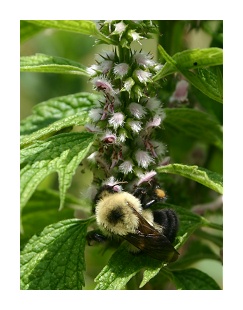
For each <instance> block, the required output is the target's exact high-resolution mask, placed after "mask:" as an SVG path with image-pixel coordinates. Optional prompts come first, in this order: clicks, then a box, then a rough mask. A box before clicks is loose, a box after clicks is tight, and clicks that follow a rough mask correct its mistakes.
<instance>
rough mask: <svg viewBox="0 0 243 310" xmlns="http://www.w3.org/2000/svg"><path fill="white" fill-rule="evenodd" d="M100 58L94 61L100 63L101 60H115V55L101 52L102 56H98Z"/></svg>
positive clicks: (111, 52)
mask: <svg viewBox="0 0 243 310" xmlns="http://www.w3.org/2000/svg"><path fill="white" fill-rule="evenodd" d="M98 55H99V56H100V58H99V59H97V60H96V61H97V62H100V61H101V59H104V60H114V58H115V53H114V52H113V51H105V52H104V51H103V53H102V54H98Z"/></svg>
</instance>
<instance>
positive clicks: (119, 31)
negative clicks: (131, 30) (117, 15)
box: [112, 21, 127, 39]
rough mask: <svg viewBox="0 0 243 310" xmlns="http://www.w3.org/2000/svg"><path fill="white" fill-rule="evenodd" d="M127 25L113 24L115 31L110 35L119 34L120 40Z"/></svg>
mask: <svg viewBox="0 0 243 310" xmlns="http://www.w3.org/2000/svg"><path fill="white" fill-rule="evenodd" d="M126 27H127V25H126V24H124V23H123V21H121V22H119V23H117V24H115V30H114V31H113V32H112V34H119V38H120V39H121V37H122V34H123V32H124V31H125V29H126Z"/></svg>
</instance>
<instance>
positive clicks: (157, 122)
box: [145, 116, 161, 129]
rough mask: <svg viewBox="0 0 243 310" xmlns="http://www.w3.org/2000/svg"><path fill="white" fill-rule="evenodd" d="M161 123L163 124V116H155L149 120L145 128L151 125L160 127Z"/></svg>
mask: <svg viewBox="0 0 243 310" xmlns="http://www.w3.org/2000/svg"><path fill="white" fill-rule="evenodd" d="M160 124H161V117H159V116H155V117H154V118H153V119H152V120H151V121H149V122H147V124H146V125H145V128H146V129H147V128H149V127H159V125H160Z"/></svg>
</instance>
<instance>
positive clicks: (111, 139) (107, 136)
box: [101, 131, 116, 144]
mask: <svg viewBox="0 0 243 310" xmlns="http://www.w3.org/2000/svg"><path fill="white" fill-rule="evenodd" d="M101 141H103V142H104V143H106V144H112V143H115V142H116V135H114V134H113V133H112V132H110V131H106V132H105V133H104V135H103V136H102V137H101Z"/></svg>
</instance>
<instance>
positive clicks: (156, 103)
mask: <svg viewBox="0 0 243 310" xmlns="http://www.w3.org/2000/svg"><path fill="white" fill-rule="evenodd" d="M162 106H163V104H162V103H161V102H160V100H159V99H157V98H156V97H151V98H149V99H148V100H147V103H146V108H147V109H149V110H150V111H152V112H153V111H156V110H158V109H159V108H161V107H162Z"/></svg>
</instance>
